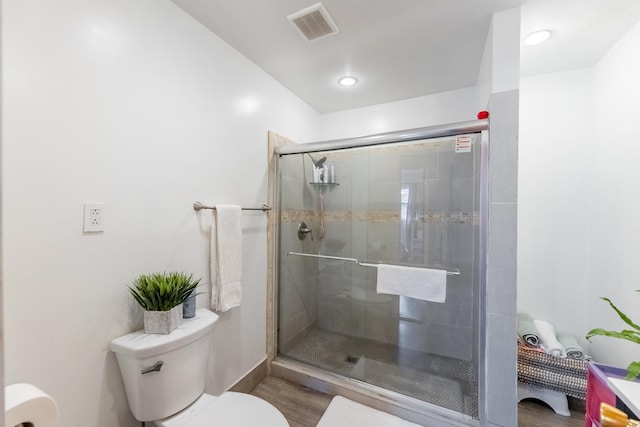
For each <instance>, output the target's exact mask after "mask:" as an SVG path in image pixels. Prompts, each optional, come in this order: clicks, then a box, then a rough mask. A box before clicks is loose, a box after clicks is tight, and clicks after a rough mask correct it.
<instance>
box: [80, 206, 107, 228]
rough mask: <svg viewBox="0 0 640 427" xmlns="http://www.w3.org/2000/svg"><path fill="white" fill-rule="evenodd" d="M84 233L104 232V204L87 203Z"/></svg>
mask: <svg viewBox="0 0 640 427" xmlns="http://www.w3.org/2000/svg"><path fill="white" fill-rule="evenodd" d="M83 231H84V232H85V233H99V232H102V231H104V203H85V204H84V222H83Z"/></svg>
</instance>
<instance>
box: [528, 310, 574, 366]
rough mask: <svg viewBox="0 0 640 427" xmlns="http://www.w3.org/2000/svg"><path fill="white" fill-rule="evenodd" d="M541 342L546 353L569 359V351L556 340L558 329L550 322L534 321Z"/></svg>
mask: <svg viewBox="0 0 640 427" xmlns="http://www.w3.org/2000/svg"><path fill="white" fill-rule="evenodd" d="M533 324H534V325H536V329H537V330H538V335H539V338H540V341H542V349H543V350H544V352H545V353H547V354H550V355H552V356H555V357H567V351H566V350H565V349H564V347H563V346H562V344H560V342H559V341H558V339H557V338H556V328H554V327H553V325H552V324H551V323H549V322H545V321H544V320H537V319H536V320H534V321H533Z"/></svg>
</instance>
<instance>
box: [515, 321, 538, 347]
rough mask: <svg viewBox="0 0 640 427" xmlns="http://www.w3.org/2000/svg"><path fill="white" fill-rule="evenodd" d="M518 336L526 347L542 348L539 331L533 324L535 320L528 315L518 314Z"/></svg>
mask: <svg viewBox="0 0 640 427" xmlns="http://www.w3.org/2000/svg"><path fill="white" fill-rule="evenodd" d="M518 336H519V337H520V339H522V341H524V343H525V344H526V345H529V346H531V347H539V346H540V337H538V330H537V329H536V325H535V324H534V323H533V318H532V317H531V316H529V315H528V314H526V313H518Z"/></svg>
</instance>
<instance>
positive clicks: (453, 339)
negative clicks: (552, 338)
mask: <svg viewBox="0 0 640 427" xmlns="http://www.w3.org/2000/svg"><path fill="white" fill-rule="evenodd" d="M322 158H325V160H324V163H326V164H329V165H331V164H332V165H333V168H334V170H335V182H334V183H332V185H318V184H317V183H315V182H314V180H315V177H314V164H317V162H318V160H319V159H322ZM479 165H480V134H471V135H464V136H462V137H456V136H453V137H446V138H438V139H429V140H424V141H413V142H410V143H397V144H384V145H377V146H372V147H360V148H350V149H341V150H333V151H327V152H321V153H311V154H306V153H305V154H288V155H282V156H281V158H280V166H281V167H280V197H281V200H280V206H281V217H280V230H281V233H280V256H281V259H280V270H279V277H280V278H279V289H280V291H279V335H278V346H279V347H278V351H279V354H280V355H281V356H286V357H289V358H293V359H295V360H298V361H301V362H303V363H308V364H311V365H313V366H316V367H320V368H322V369H325V370H329V371H331V372H334V373H337V374H340V375H343V376H345V377H349V378H356V379H358V380H361V381H365V382H367V383H370V384H373V385H376V386H379V387H383V388H385V389H388V390H393V391H395V392H398V393H402V394H405V395H408V396H411V397H413V398H416V399H420V400H423V401H425V402H429V403H432V404H434V405H438V406H441V407H444V408H447V409H451V410H454V411H456V412H460V413H463V414H466V415H469V416H471V417H477V414H478V409H477V353H478V351H477V348H478V347H477V346H478V339H477V319H478V301H477V300H478V289H477V288H478V282H477V275H478V274H477V272H478V263H477V260H476V257H477V248H478V235H479V234H478V233H479V224H478V218H479V214H478V211H479V183H480V179H479V178H480V166H479ZM301 222H304V223H305V224H306V225H307V226H308V228H310V229H312V230H313V237H314V240H313V241H312V240H311V233H308V235H307V237H305V238H304V239H303V240H299V239H298V233H297V229H298V227H299V225H300V223H301ZM319 230H323V233H319V232H318V231H319ZM287 254H289V255H287ZM357 261H360V263H358V262H357ZM377 263H384V264H393V265H401V266H413V267H420V268H434V269H443V270H449V271H451V272H452V273H459V275H450V276H448V277H447V283H446V300H445V302H444V303H437V302H432V301H424V300H419V299H414V298H409V297H405V296H399V295H390V294H384V293H378V292H377V291H376V281H377V268H376V264H377ZM362 264H365V265H362Z"/></svg>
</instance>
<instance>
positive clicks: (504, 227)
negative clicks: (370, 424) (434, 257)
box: [483, 90, 519, 426]
mask: <svg viewBox="0 0 640 427" xmlns="http://www.w3.org/2000/svg"><path fill="white" fill-rule="evenodd" d="M518 98H519V92H518V91H517V90H513V91H508V92H501V93H497V94H493V95H492V96H491V99H490V101H489V111H490V112H491V121H490V142H489V146H490V148H489V206H488V208H489V223H488V236H487V256H486V260H487V271H486V281H487V283H486V316H487V319H486V352H485V375H484V378H485V383H484V393H483V395H484V399H485V401H484V405H483V406H484V408H485V411H486V414H487V415H486V418H487V419H486V421H487V424H490V425H499V426H515V425H517V423H518V420H517V418H518V417H517V402H516V381H517V378H516V373H517V360H516V348H515V347H516V341H515V338H514V337H515V336H516V227H517V225H516V213H517V186H518V181H517V178H518Z"/></svg>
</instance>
